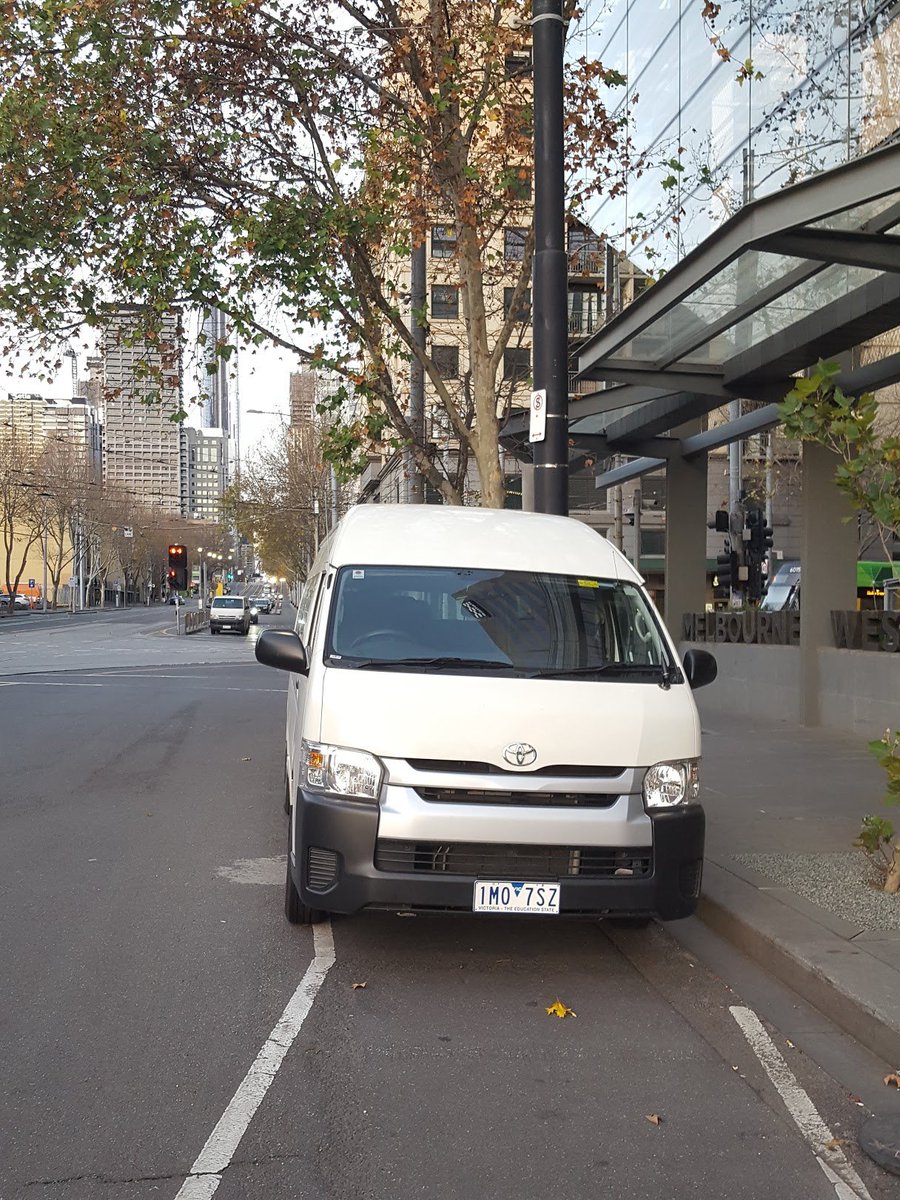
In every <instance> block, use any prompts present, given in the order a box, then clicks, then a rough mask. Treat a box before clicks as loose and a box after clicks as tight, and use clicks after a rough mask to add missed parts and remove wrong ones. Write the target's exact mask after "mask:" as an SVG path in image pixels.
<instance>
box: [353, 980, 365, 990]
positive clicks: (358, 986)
mask: <svg viewBox="0 0 900 1200" xmlns="http://www.w3.org/2000/svg"><path fill="white" fill-rule="evenodd" d="M350 986H351V988H352V989H353V990H354V992H355V991H356V989H357V988H364V987H368V986H369V983H368V980H366V981H365V982H364V983H351V984H350Z"/></svg>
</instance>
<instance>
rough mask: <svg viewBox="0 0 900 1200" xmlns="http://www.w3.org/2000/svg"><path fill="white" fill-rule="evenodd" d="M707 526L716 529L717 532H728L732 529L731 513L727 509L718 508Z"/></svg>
mask: <svg viewBox="0 0 900 1200" xmlns="http://www.w3.org/2000/svg"><path fill="white" fill-rule="evenodd" d="M706 527H707V529H714V530H715V531H716V533H728V532H729V531H730V530H731V515H730V514H729V513H728V511H727V510H726V509H724V508H717V509H716V513H715V516H714V517H713V519H712V520H711V521H707V522H706Z"/></svg>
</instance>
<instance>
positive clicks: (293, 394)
mask: <svg viewBox="0 0 900 1200" xmlns="http://www.w3.org/2000/svg"><path fill="white" fill-rule="evenodd" d="M318 381H319V372H317V371H292V372H291V377H290V382H289V385H288V387H289V392H288V403H289V406H290V408H289V412H290V417H289V420H290V423H291V425H292V426H293V427H294V428H300V427H301V426H303V425H309V424H311V422H312V420H313V417H314V416H315V415H316V398H317V397H316V390H317V387H318V386H319V383H318Z"/></svg>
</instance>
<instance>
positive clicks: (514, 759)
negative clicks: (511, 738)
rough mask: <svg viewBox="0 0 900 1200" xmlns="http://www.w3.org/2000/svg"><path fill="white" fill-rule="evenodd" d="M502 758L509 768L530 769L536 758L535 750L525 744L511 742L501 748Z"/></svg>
mask: <svg viewBox="0 0 900 1200" xmlns="http://www.w3.org/2000/svg"><path fill="white" fill-rule="evenodd" d="M503 757H504V758H505V759H506V761H507V762H508V763H510V765H511V766H514V767H530V766H531V764H532V763H533V762H534V761H535V759H536V758H537V750H535V748H534V746H529V745H528V743H527V742H513V743H512V744H511V745H509V746H504V747H503Z"/></svg>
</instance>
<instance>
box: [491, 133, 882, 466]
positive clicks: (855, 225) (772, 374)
mask: <svg viewBox="0 0 900 1200" xmlns="http://www.w3.org/2000/svg"><path fill="white" fill-rule="evenodd" d="M897 326H900V145H892V146H886V147H883V148H882V149H879V150H875V151H872V152H870V153H869V154H867V155H864V156H863V157H861V158H858V159H856V160H854V161H853V162H850V163H847V164H845V165H843V166H841V167H836V168H834V169H833V170H830V171H827V172H824V173H822V174H820V175H817V176H814V177H813V178H811V179H807V180H804V181H803V182H801V183H798V184H795V185H793V186H792V187H790V188H785V189H784V190H783V191H781V192H777V193H775V194H773V195H771V196H766V197H764V198H762V199H760V200H756V201H754V202H753V203H751V204H748V205H746V206H745V207H744V208H743V209H741V210H740V211H739V212H738V213H737V214H735V216H733V217H732V218H731V219H730V220H728V221H727V222H726V223H725V224H724V225H723V226H722V227H721V228H720V229H718V230H717V231H716V232H715V233H714V234H712V235H711V236H710V237H709V238H707V239H706V241H705V242H704V243H702V244H701V245H700V246H698V247H697V248H696V249H695V250H693V251H692V252H691V253H690V254H688V255H687V256H686V257H685V258H684V259H683V260H682V261H681V262H680V263H678V265H677V266H675V267H674V268H673V269H672V270H671V271H670V272H669V273H668V274H667V275H665V276H664V277H663V278H662V279H661V280H659V281H658V282H657V283H654V284H653V286H652V287H650V288H648V289H647V290H646V291H645V292H644V293H642V295H641V296H640V297H639V298H638V299H637V300H636V301H635V302H634V303H633V304H631V305H629V306H628V307H627V308H626V309H624V310H623V311H622V312H621V313H620V314H619V315H618V316H616V317H615V318H614V319H613V320H611V321H609V322H608V323H607V324H606V325H605V326H603V328H602V329H601V330H599V332H597V333H596V334H594V335H593V337H591V338H590V339H588V340H587V341H586V342H585V343H583V344H582V345H581V346H580V347H579V349H578V352H577V368H578V378H579V379H587V380H593V379H596V380H603V381H608V382H609V383H610V384H614V385H615V386H609V387H606V388H602V389H601V390H598V391H596V392H593V393H591V394H590V395H588V396H585V397H581V398H578V399H575V400H573V401H572V403H571V404H570V407H569V447H570V452H571V453H572V455H573V456H575V455H577V454H578V453H583V452H584V451H585V450H587V451H589V452H590V453H591V454H592V455H594V456H596V457H605V456H609V455H613V454H636V455H639V456H640V457H638V458H637V459H636V460H635V461H634V462H630V463H626V464H625V465H623V466H619V467H617V468H616V469H615V470H613V471H609V472H606V473H605V474H604V475H601V476H600V477H599V478H598V480H597V486H598V487H606V486H609V485H611V484H612V483H616V482H622V481H623V480H625V479H630V478H634V477H635V476H638V475H642V474H646V473H647V472H648V471H652V470H658V469H659V468H660V467H662V466H664V465H665V463H666V461H667V460H669V459H670V458H672V457H674V456H675V455H682V456H685V457H690V456H691V455H693V454H698V453H702V452H703V451H705V450H709V449H712V448H714V447H719V446H723V445H727V444H728V443H729V442H731V441H735V440H736V439H738V438H743V437H747V436H748V435H749V434H750V433H753V432H759V431H761V430H763V429H767V428H771V427H772V426H773V425H775V424H777V409H776V407H775V404H774V403H773V402H774V401H777V400H780V399H781V398H782V397H783V396H784V394H785V392H786V391H787V390H788V388H789V387H790V380H791V377H792V376H793V375H794V374H795V373H796V372H797V371H800V370H803V369H804V368H806V367H808V366H810V365H812V364H813V363H814V362H815V361H816V360H817V359H819V358H821V357H826V358H830V357H836V356H837V355H840V354H842V353H845V352H846V351H848V350H851V349H852V348H854V347H856V346H858V345H859V344H860V343H861V342H863V341H865V340H867V339H869V338H872V337H876V336H878V335H879V334H882V333H885V332H886V331H888V330H890V329H893V328H895V327H897ZM898 380H900V354H890V355H886V356H885V357H883V358H881V359H880V360H878V361H876V362H872V363H869V364H867V365H866V366H861V367H858V368H856V369H855V370H853V371H851V372H849V373H846V374H844V375H843V376H842V377H841V386H842V388H843V389H844V390H845V391H847V392H852V391H854V390H856V391H862V390H868V389H871V388H877V387H882V386H886V385H887V384H890V383H894V382H897V381H898ZM732 399H750V400H757V401H761V402H763V403H764V404H766V405H767V407H764V408H762V409H760V410H758V411H757V412H755V413H750V414H748V415H747V416H744V417H741V418H740V419H739V420H736V421H731V422H729V423H727V424H724V425H720V426H717V427H716V428H715V429H712V430H709V431H708V432H707V433H701V434H697V435H695V436H691V437H688V438H685V439H679V438H678V437H673V436H665V435H666V434H668V433H669V431H671V430H673V429H677V428H678V427H679V426H680V425H683V424H684V423H685V422H687V421H691V420H695V419H696V418H697V417H700V416H703V415H705V414H706V413H708V412H711V411H712V410H713V409H716V408H720V407H722V405H723V404H725V403H727V402H728V401H729V400H732ZM501 442H502V444H503V445H504V446H505V447H506V448H507V449H509V450H511V451H512V452H513V453H514V454H515V455H516V456H517V457H519V458H521V459H525V460H528V459H530V457H531V453H530V447H529V445H528V413H527V412H520V413H515V414H513V416H512V417H511V419H510V420H509V421H508V422H507V424H506V425H505V426H504V429H503V431H502V434H501Z"/></svg>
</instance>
